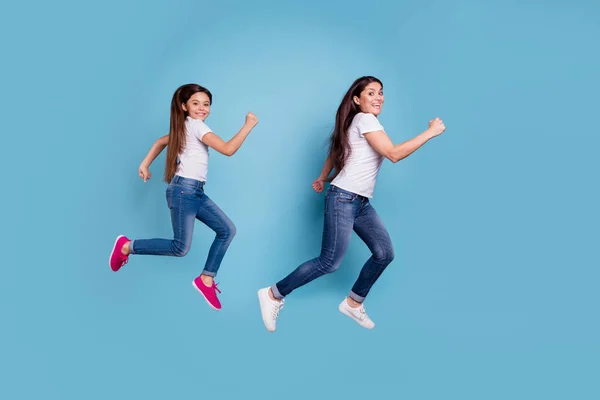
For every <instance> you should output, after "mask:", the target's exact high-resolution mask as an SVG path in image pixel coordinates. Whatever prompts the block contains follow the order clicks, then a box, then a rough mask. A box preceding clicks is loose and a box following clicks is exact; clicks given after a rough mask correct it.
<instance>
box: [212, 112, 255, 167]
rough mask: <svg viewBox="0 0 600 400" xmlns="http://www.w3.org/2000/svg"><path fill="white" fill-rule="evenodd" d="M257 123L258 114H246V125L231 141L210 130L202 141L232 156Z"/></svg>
mask: <svg viewBox="0 0 600 400" xmlns="http://www.w3.org/2000/svg"><path fill="white" fill-rule="evenodd" d="M256 124H258V118H256V115H254V114H252V113H248V115H246V122H245V123H244V126H242V129H240V131H239V132H238V133H236V134H235V136H234V137H232V138H231V139H230V140H229V141H227V142H226V141H224V140H223V139H221V138H220V137H219V136H217V135H216V134H215V133H214V132H209V133H207V134H206V135H204V137H203V138H202V142H203V143H204V144H206V145H207V146H208V147H210V148H212V149H215V150H216V151H218V152H219V153H221V154H224V155H226V156H228V157H231V156H232V155H234V154H235V153H236V152H237V151H238V150H239V148H240V147H241V146H242V143H244V140H246V137H247V136H248V134H249V133H250V131H251V130H252V128H254V127H255V126H256Z"/></svg>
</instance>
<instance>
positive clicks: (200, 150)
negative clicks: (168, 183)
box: [175, 116, 212, 182]
mask: <svg viewBox="0 0 600 400" xmlns="http://www.w3.org/2000/svg"><path fill="white" fill-rule="evenodd" d="M208 132H212V131H211V130H210V128H209V127H208V126H207V125H206V124H205V123H204V122H203V121H202V120H200V119H193V118H192V117H190V116H188V117H187V118H186V119H185V146H184V148H183V150H182V151H181V153H179V155H178V158H179V164H177V170H176V171H175V174H176V175H179V176H182V177H184V178H191V179H196V180H197V181H202V182H206V175H207V173H208V146H207V145H205V144H204V143H202V138H203V137H204V135H206V134H207V133H208Z"/></svg>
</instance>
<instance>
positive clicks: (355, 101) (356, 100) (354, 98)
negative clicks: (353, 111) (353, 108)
mask: <svg viewBox="0 0 600 400" xmlns="http://www.w3.org/2000/svg"><path fill="white" fill-rule="evenodd" d="M352 100H354V104H356V105H359V104H360V99H359V98H358V96H354V97H353V98H352Z"/></svg>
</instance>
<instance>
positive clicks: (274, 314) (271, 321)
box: [258, 287, 285, 332]
mask: <svg viewBox="0 0 600 400" xmlns="http://www.w3.org/2000/svg"><path fill="white" fill-rule="evenodd" d="M269 289H270V287H267V288H264V289H260V290H259V291H258V301H259V302H260V312H261V314H262V319H263V322H264V323H265V326H266V327H267V330H268V331H269V332H275V325H276V324H277V318H278V317H279V310H281V309H282V308H283V303H285V300H284V299H281V300H279V301H276V300H272V299H271V297H270V296H269Z"/></svg>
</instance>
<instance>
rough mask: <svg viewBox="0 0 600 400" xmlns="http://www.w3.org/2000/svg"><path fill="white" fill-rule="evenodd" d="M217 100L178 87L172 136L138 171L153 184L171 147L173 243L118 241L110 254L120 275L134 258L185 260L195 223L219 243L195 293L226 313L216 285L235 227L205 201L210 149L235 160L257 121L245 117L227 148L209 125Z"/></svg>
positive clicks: (202, 90)
mask: <svg viewBox="0 0 600 400" xmlns="http://www.w3.org/2000/svg"><path fill="white" fill-rule="evenodd" d="M211 105H212V94H211V93H210V91H209V90H208V89H206V88H204V87H202V86H199V85H196V84H187V85H183V86H181V87H179V88H178V89H177V90H176V91H175V94H174V95H173V100H172V101H171V124H170V130H169V134H168V135H166V136H163V137H161V138H160V139H158V140H157V141H156V142H155V143H154V145H153V146H152V148H151V149H150V151H149V152H148V155H147V156H146V157H145V158H144V160H143V161H142V164H141V165H140V168H139V174H140V177H141V178H142V179H143V180H144V182H146V181H147V180H148V179H150V176H151V174H150V171H149V169H148V168H149V167H150V164H152V162H153V161H154V160H155V159H156V157H157V156H158V155H159V154H160V153H161V152H162V151H163V149H164V148H165V147H166V146H168V150H167V161H166V167H165V174H164V180H165V181H166V182H167V183H169V185H168V187H167V191H166V197H167V205H168V207H169V209H170V210H171V222H172V224H173V239H136V240H130V239H129V238H127V237H126V236H124V235H120V236H118V237H117V239H116V241H115V244H114V247H113V250H112V252H111V254H110V260H109V263H110V268H111V269H112V270H113V271H115V272H116V271H118V270H119V269H120V268H121V267H122V266H123V265H125V264H126V263H127V261H128V259H129V256H130V255H132V254H151V255H161V256H175V257H183V256H185V255H186V254H187V252H188V251H189V249H190V246H191V244H192V234H193V230H194V221H195V219H198V220H200V221H201V222H203V223H204V224H206V225H207V226H208V227H209V228H211V229H212V230H214V231H215V233H216V237H215V239H214V241H213V243H212V246H211V247H210V250H209V252H208V257H207V259H206V263H205V265H204V270H203V271H202V273H201V274H200V276H198V277H197V278H196V279H194V280H193V285H194V287H195V288H196V289H197V290H198V291H199V292H200V293H201V294H202V295H203V296H204V298H205V299H206V301H207V302H208V304H209V305H210V306H211V307H213V308H214V309H215V310H220V309H221V302H220V301H219V299H218V297H217V293H216V292H217V291H218V292H219V293H221V291H220V290H219V289H218V288H217V284H216V283H214V281H213V279H214V277H215V276H216V275H217V271H218V270H219V267H220V265H221V261H222V260H223V257H224V256H225V252H226V251H227V248H228V247H229V245H230V243H231V241H232V239H233V237H234V236H235V226H234V225H233V223H232V222H231V220H230V219H229V218H228V217H227V215H225V213H224V212H223V211H222V210H221V209H220V208H219V207H218V206H217V205H216V204H215V203H214V202H213V201H212V200H211V199H210V198H209V197H208V196H207V195H206V193H205V192H204V186H205V184H206V176H207V171H208V158H209V152H208V148H209V147H211V148H213V149H215V150H216V151H218V152H219V153H221V154H224V155H226V156H232V155H233V154H235V153H236V152H237V151H238V149H239V148H240V146H241V145H242V143H243V142H244V140H245V139H246V137H247V136H248V134H249V133H250V131H251V130H252V128H254V126H256V124H257V123H258V119H257V118H256V116H255V115H254V114H252V113H248V115H246V122H245V123H244V125H243V126H242V129H240V131H239V132H238V133H237V134H236V135H235V136H234V137H233V138H231V140H229V141H227V142H225V141H223V140H222V139H221V138H220V137H219V136H217V135H216V134H214V133H213V132H212V130H211V129H210V128H209V127H208V126H207V125H206V124H205V123H204V121H205V119H206V118H207V117H208V115H209V114H210V107H211Z"/></svg>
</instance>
